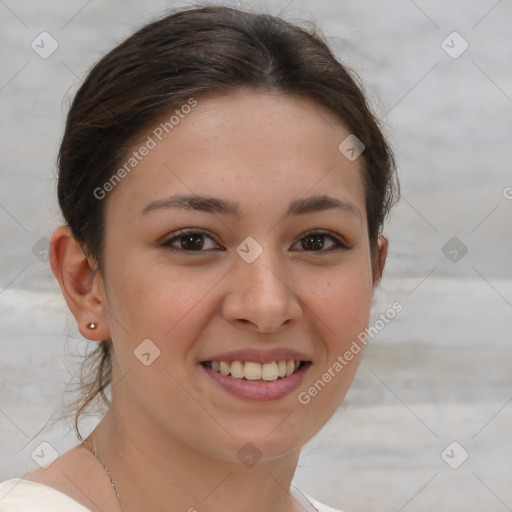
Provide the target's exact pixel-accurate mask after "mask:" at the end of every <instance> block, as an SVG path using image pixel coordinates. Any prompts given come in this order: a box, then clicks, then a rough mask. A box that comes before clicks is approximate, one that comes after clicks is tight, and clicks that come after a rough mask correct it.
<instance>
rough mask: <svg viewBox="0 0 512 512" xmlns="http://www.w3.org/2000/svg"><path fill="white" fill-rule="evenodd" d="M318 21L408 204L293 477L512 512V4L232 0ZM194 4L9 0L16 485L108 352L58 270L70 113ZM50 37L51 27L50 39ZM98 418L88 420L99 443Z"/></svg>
mask: <svg viewBox="0 0 512 512" xmlns="http://www.w3.org/2000/svg"><path fill="white" fill-rule="evenodd" d="M223 3H225V4H227V5H232V6H237V5H238V6H240V7H241V8H248V9H253V10H259V11H264V12H269V13H272V14H282V15H283V16H284V17H285V18H286V19H288V20H290V21H298V20H309V21H313V22H315V23H316V24H318V25H319V27H320V28H321V30H322V31H323V33H324V35H325V37H326V38H327V40H328V42H329V44H330V46H331V48H332V49H333V50H334V51H335V52H336V54H337V56H338V57H339V58H340V60H341V61H342V62H344V63H345V64H347V65H348V66H349V67H351V68H352V69H353V70H354V71H355V72H357V73H358V74H359V76H360V77H361V78H362V80H363V83H364V85H365V88H366V91H367V93H368V95H369V97H370V98H371V100H372V104H373V108H374V110H375V112H376V113H377V115H378V117H379V118H380V119H381V120H382V122H383V123H384V124H385V127H386V130H387V132H388V135H389V137H390V139H391V142H392V144H393V146H394V149H395V152H396V156H397V159H398V165H399V176H400V180H401V186H402V194H403V196H402V199H401V202H400V203H399V205H398V206H397V207H396V208H395V210H394V211H393V214H392V216H391V218H390V220H389V223H388V225H387V228H386V234H387V236H388V238H389V240H390V254H389V258H388V265H387V269H386V273H385V276H384V279H383V281H382V283H381V285H380V287H379V290H378V291H377V293H376V298H375V304H374V309H373V320H372V322H374V321H376V320H377V319H378V317H379V314H381V313H385V311H387V310H388V309H389V308H390V307H391V304H392V303H393V302H395V301H398V302H400V304H402V306H403V310H402V311H401V312H400V313H399V314H397V315H396V317H395V318H394V319H393V320H392V321H390V322H389V323H388V324H386V325H385V327H384V328H383V329H381V330H379V333H378V335H377V336H375V337H374V338H372V339H370V342H369V344H368V348H367V352H366V354H365V357H364V359H363V362H362V364H361V367H360V370H359V372H358V374H357V377H356V379H355V382H354V385H353V387H352V388H351V390H350V392H349V394H348V396H347V398H346V400H345V401H344V403H343V405H342V406H341V407H340V408H339V410H338V411H337V412H336V414H335V415H334V416H333V418H332V419H331V421H330V422H329V423H328V424H327V425H326V426H325V427H324V429H323V430H322V431H321V432H320V433H319V434H318V435H317V436H316V437H315V438H314V439H313V440H311V442H310V443H308V445H307V446H306V447H305V448H304V450H303V453H302V456H301V460H300V463H299V467H298V469H297V472H296V475H295V480H294V484H295V485H297V486H298V487H300V488H301V489H303V490H304V491H306V492H308V493H309V494H310V495H312V496H313V497H315V498H316V499H318V500H320V501H322V502H324V503H327V504H329V505H330V506H333V507H335V508H340V509H342V510H346V511H347V512H362V511H370V510H379V511H402V510H403V511H431V510H434V509H435V510H437V511H438V512H444V511H446V512H448V511H450V512H451V511H453V510H466V511H468V512H469V511H475V512H476V511H480V510H486V511H496V512H501V511H504V512H505V511H507V510H512V486H511V485H510V483H511V482H512V462H511V460H512V459H511V454H512V436H511V435H510V434H511V427H512V351H511V348H512V339H511V336H510V332H511V330H512V314H511V313H512V267H511V264H510V261H512V259H511V256H512V236H511V234H512V233H511V228H510V219H511V218H512V216H511V214H512V173H511V170H510V162H511V161H512V158H511V157H512V146H511V140H512V122H511V119H512V118H511V113H512V81H511V74H512V73H511V67H510V63H511V62H512V29H511V28H510V27H511V26H512V25H511V24H510V20H511V19H512V3H511V2H510V1H509V0H498V1H496V0H479V1H476V0H456V1H455V0H451V1H440V0H430V1H428V2H427V1H426V0H416V1H413V0H380V1H379V0H362V1H360V2H355V1H335V0H315V1H313V0H310V1H306V0H291V1H290V0H287V1H282V2H281V1H272V2H270V1H267V2H265V1H263V0H260V1H259V2H255V1H252V2H249V1H245V0H242V1H241V2H234V1H233V2H223ZM192 4H193V3H192V2H163V1H154V0H146V1H144V2H136V1H133V0H130V1H128V0H125V1H121V0H104V1H101V2H99V1H97V0H89V1H87V0H68V1H66V2H63V1H60V2H58V1H57V0H38V1H36V0H19V1H16V2H15V1H14V0H0V31H1V34H2V39H3V42H2V44H1V45H0V55H1V66H0V106H1V118H0V140H1V152H0V246H1V254H0V256H1V260H0V333H1V334H0V337H1V342H0V354H1V357H0V481H2V480H5V479H8V478H12V477H14V476H22V475H23V474H24V473H25V472H27V471H28V470H31V469H34V468H35V467H37V466H36V463H35V462H34V460H35V459H32V457H31V454H32V453H33V452H34V450H37V449H38V447H40V445H41V443H43V442H47V443H49V444H50V445H51V446H52V447H53V448H54V449H55V450H56V452H58V453H59V454H62V453H64V452H65V451H67V450H68V449H70V448H72V447H73V446H75V445H76V444H78V439H77V438H76V436H75V434H74V432H73V430H72V422H71V420H69V421H60V422H55V419H56V418H58V417H59V415H60V413H61V410H60V407H61V401H62V400H63V399H64V400H65V401H68V400H69V399H70V398H72V397H70V396H67V395H66V396H64V397H63V393H64V392H65V390H66V389H68V386H69V384H70V382H72V381H73V378H74V376H76V372H77V370H78V368H79V364H80V360H81V358H82V357H83V356H84V354H85V353H86V352H88V351H90V350H92V348H93V347H92V346H91V344H92V343H90V342H87V341H86V340H84V339H83V338H81V336H80V334H79V333H78V331H77V329H76V325H75V322H74V319H73V317H72V316H71V314H70V313H69V312H68V310H67V307H66V305H65V302H64V300H63V298H62V296H61V294H60V289H59V288H58V285H57V282H56V281H55V280H54V278H53V275H52V273H51V270H50V268H49V265H48V254H47V248H48V242H49V237H50V236H51V233H52V231H53V229H54V228H55V227H57V226H58V225H59V224H60V223H61V218H60V215H59V211H58V208H57V205H56V197H55V159H56V155H57V151H58V146H59V142H60V138H61V136H62V131H63V125H64V119H65V115H66V113H67V105H68V102H69V100H70V98H72V95H73V93H74V92H75V91H76V90H77V88H78V86H79V84H80V82H81V79H82V77H83V76H84V74H85V73H86V72H87V70H88V68H89V67H90V66H91V65H92V64H94V63H95V62H96V61H97V60H98V59H99V58H100V57H101V56H103V55H104V53H106V51H108V50H109V49H111V48H112V47H113V46H115V45H116V44H117V43H119V42H121V41H122V40H123V39H124V38H126V37H127V36H128V35H130V34H131V33H132V32H133V31H134V29H136V28H137V27H139V26H140V25H142V24H144V23H145V22H146V21H149V20H150V19H152V18H154V17H155V16H157V15H159V14H160V13H161V12H162V11H163V10H164V9H167V8H169V7H178V6H182V5H192ZM45 33H46V34H45ZM98 420H99V418H94V417H91V418H89V419H88V420H86V421H84V422H83V423H82V433H83V435H84V436H85V435H86V434H88V432H89V431H90V430H91V429H92V428H93V427H94V425H95V424H96V423H97V421H98Z"/></svg>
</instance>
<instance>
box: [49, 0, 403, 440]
mask: <svg viewBox="0 0 512 512" xmlns="http://www.w3.org/2000/svg"><path fill="white" fill-rule="evenodd" d="M240 88H249V89H253V90H257V91H280V92H284V93H288V94H293V95H298V96H301V97H304V98H307V99H309V100H313V101H314V102H316V103H318V104H319V105H322V106H323V107H324V108H325V107H326V108H327V109H328V110H329V111H330V112H332V113H333V114H334V115H335V116H337V118H338V119H340V121H342V122H343V124H344V125H345V126H346V127H347V129H348V130H349V131H350V132H351V133H352V134H354V135H355V136H356V137H357V138H358V139H359V140H361V141H362V142H363V144H364V146H365V149H364V153H363V158H364V163H365V165H364V175H363V180H364V184H365V194H366V197H365V201H366V213H367V218H368V236H369V240H370V247H371V250H372V255H373V256H375V254H376V244H377V239H378V236H379V234H380V233H381V231H382V227H383V223H384V220H385V217H386V216H387V214H388V212H389V210H390V208H391V206H392V205H393V203H394V202H395V200H396V199H397V198H398V181H397V178H396V170H395V165H394V159H393V154H392V152H391V150H390V148H389V145H388V143H387V141H386V138H385V137H384V135H383V133H382V131H381V129H380V127H379V124H378V122H377V120H376V118H375V117H374V115H373V114H372V112H371V111H370V109H369V107H368V104H367V102H366V99H365V96H364V94H363V92H362V88H361V86H360V85H358V84H357V83H356V79H355V78H354V77H353V76H351V74H350V73H349V72H348V70H347V69H346V68H345V67H344V66H343V65H342V64H341V63H340V62H338V60H337V59H336V57H335V56H334V55H333V53H332V52H331V50H330V49H329V48H328V46H327V44H326V43H325V41H324V39H323V38H322V36H320V35H319V34H318V33H317V32H316V30H312V31H309V30H306V29H304V28H301V27H299V26H296V25H294V24H291V23H289V22H287V21H284V20H283V19H281V18H279V17H275V16H271V15H268V14H256V13H249V12H244V11H241V10H238V9H233V8H229V7H224V6H212V5H210V6H205V7H197V8H192V9H190V8H189V9H186V10H179V11H174V12H172V13H171V14H167V15H166V16H164V17H162V18H161V19H158V20H156V21H153V22H151V23H149V24H147V25H145V26H144V27H142V28H141V29H139V30H138V31H137V32H136V33H134V34H133V35H132V36H131V37H129V38H128V39H127V40H125V41H124V42H122V43H121V44H120V45H118V46H116V47H115V48H114V49H113V50H111V51H110V52H109V53H108V54H107V55H105V56H104V57H103V58H102V59H101V60H100V61H99V62H98V63H97V64H96V65H94V67H93V68H92V69H91V70H90V71H89V73H88V75H87V77H86V78H85V81H84V82H83V84H82V85H81V86H80V88H79V90H78V92H77V93H76V95H75V97H74V99H73V101H72V104H71V107H70V110H69V113H68V116H67V121H66V127H65V132H64V136H63V139H62V143H61V147H60V152H59V157H58V168H59V177H58V200H59V204H60V207H61V210H62V213H63V216H64V219H65V222H66V223H67V224H68V225H69V226H70V228H71V230H72V232H73V235H74V236H75V238H76V240H77V241H78V242H79V244H80V245H81V246H82V248H83V250H84V252H85V253H86V254H87V255H88V256H90V257H92V259H93V260H94V261H95V262H96V263H97V268H98V271H100V272H101V271H102V269H103V247H104V234H105V204H106V200H100V199H98V197H97V194H95V193H94V191H95V190H97V189H98V187H102V186H103V185H104V184H105V183H106V182H108V180H109V179H110V178H111V177H112V175H113V174H114V173H115V172H116V170H117V169H118V166H119V165H120V164H121V163H122V162H123V160H124V159H125V158H126V155H127V154H128V151H129V149H130V147H131V145H132V144H133V141H134V140H136V139H137V138H138V137H140V136H141V135H143V134H144V132H145V130H148V129H149V128H150V126H151V125H152V124H153V123H155V122H158V121H160V120H161V118H162V116H163V115H165V114H166V113H170V112H172V111H173V110H175V109H176V108H179V107H180V106H182V105H183V104H186V103H187V102H188V101H189V100H190V98H192V97H193V98H195V99H199V98H200V97H201V96H203V95H206V94H208V95H211V94H212V93H213V94H215V93H218V94H227V93H229V92H230V91H235V90H237V89H240ZM340 142H341V141H340ZM107 200H108V198H107ZM374 261H375V258H374ZM111 349H112V341H111V340H110V339H108V340H103V341H102V342H101V343H100V344H99V346H98V347H97V348H96V350H94V351H93V352H91V353H90V354H88V356H87V357H86V358H85V360H84V362H83V365H82V370H84V369H86V370H87V372H86V373H87V375H86V376H85V377H84V372H82V377H81V388H80V389H81V391H82V395H83V396H82V397H81V398H80V400H79V401H78V402H77V403H75V404H74V406H77V411H76V415H75V429H76V432H77V435H78V437H79V438H80V439H82V437H81V435H80V432H79V429H78V420H79V417H80V415H81V414H82V413H84V412H85V410H86V409H87V408H88V407H89V406H90V405H91V403H92V402H93V401H94V399H95V398H97V397H98V396H101V398H102V399H103V401H104V402H105V403H106V404H107V405H110V402H109V400H108V398H107V396H106V395H105V389H106V387H107V386H108V385H109V384H110V383H111V379H112V366H111ZM84 380H85V382H84Z"/></svg>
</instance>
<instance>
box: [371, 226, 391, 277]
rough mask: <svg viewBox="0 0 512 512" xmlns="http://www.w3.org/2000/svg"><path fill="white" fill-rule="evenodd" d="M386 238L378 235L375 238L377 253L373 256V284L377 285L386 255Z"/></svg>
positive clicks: (387, 243)
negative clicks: (376, 238)
mask: <svg viewBox="0 0 512 512" xmlns="http://www.w3.org/2000/svg"><path fill="white" fill-rule="evenodd" d="M388 245H389V242H388V239H387V238H386V237H385V236H382V235H381V236H379V238H378V240H377V254H376V255H375V258H374V270H373V285H374V286H377V284H379V281H380V279H381V277H382V273H383V272H384V265H385V264H386V258H387V255H388Z"/></svg>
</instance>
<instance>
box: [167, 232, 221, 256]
mask: <svg viewBox="0 0 512 512" xmlns="http://www.w3.org/2000/svg"><path fill="white" fill-rule="evenodd" d="M205 239H208V240H205ZM208 245H209V247H208ZM161 246H162V247H166V248H167V249H170V250H172V251H186V252H205V251H209V250H211V249H220V248H219V246H218V245H217V244H216V243H215V241H214V240H213V239H212V237H211V236H209V235H208V234H207V233H205V232H204V231H197V230H181V231H179V232H178V233H177V234H175V235H174V236H173V237H171V238H169V239H168V240H166V241H164V242H163V243H162V244H161ZM205 247H206V248H205Z"/></svg>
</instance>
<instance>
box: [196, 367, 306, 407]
mask: <svg viewBox="0 0 512 512" xmlns="http://www.w3.org/2000/svg"><path fill="white" fill-rule="evenodd" d="M310 366H311V362H310V361H294V360H293V359H289V360H280V361H270V362H266V363H258V362H255V361H245V362H243V361H231V362H227V361H203V362H201V363H200V365H199V367H200V368H202V369H203V371H204V372H205V373H206V374H207V376H208V377H210V378H211V379H213V380H214V381H215V382H216V383H217V384H218V385H219V386H220V387H221V388H223V389H224V390H225V391H227V392H228V393H229V394H231V395H235V396H236V397H238V398H242V399H245V400H259V401H266V400H278V399H280V398H284V397H285V396H287V395H289V394H290V393H291V392H293V391H294V390H296V389H297V388H298V387H299V386H300V385H301V383H302V382H303V380H304V377H305V374H306V372H307V370H308V369H309V367H310Z"/></svg>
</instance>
